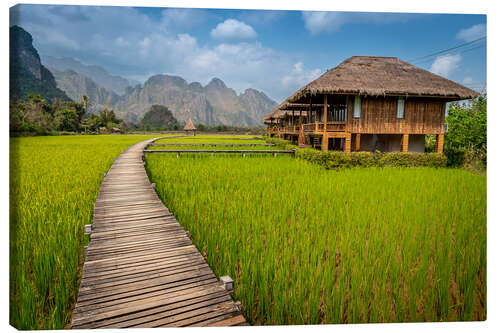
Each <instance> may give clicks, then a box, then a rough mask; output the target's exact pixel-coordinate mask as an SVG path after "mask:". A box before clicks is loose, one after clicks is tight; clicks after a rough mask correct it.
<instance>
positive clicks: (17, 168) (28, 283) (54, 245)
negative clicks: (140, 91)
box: [10, 135, 151, 329]
mask: <svg viewBox="0 0 500 333" xmlns="http://www.w3.org/2000/svg"><path fill="white" fill-rule="evenodd" d="M149 137H151V136H138V135H130V136H122V135H118V136H117V135H99V136H59V137H28V138H11V140H10V170H11V172H10V323H11V324H12V325H13V326H15V327H16V328H18V329H54V328H64V327H65V325H67V324H68V323H69V321H70V316H71V309H72V306H73V305H74V302H75V300H76V294H77V292H78V276H79V270H80V265H81V264H82V263H81V260H82V258H81V254H82V250H83V245H84V242H86V241H87V240H86V239H85V236H84V234H83V226H84V225H85V224H88V223H91V222H92V211H93V207H94V202H95V200H96V198H97V193H98V191H99V186H100V183H101V181H102V180H103V173H104V172H107V171H108V169H109V167H110V166H111V164H112V163H113V160H114V158H115V157H117V156H118V155H119V154H120V153H121V152H122V151H123V150H125V149H127V148H128V147H129V146H130V145H132V144H134V143H137V142H139V141H142V140H145V139H147V138H149Z"/></svg>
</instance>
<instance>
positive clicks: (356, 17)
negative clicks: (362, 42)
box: [302, 11, 413, 35]
mask: <svg viewBox="0 0 500 333" xmlns="http://www.w3.org/2000/svg"><path fill="white" fill-rule="evenodd" d="M412 17H413V15H412V14H396V13H347V12H313V11H306V12H302V20H304V25H305V27H306V29H307V30H309V32H310V33H311V34H313V35H317V34H319V33H322V32H334V31H337V30H339V29H340V27H341V26H342V25H344V24H349V23H359V24H389V23H395V22H406V21H408V20H409V19H410V18H412Z"/></svg>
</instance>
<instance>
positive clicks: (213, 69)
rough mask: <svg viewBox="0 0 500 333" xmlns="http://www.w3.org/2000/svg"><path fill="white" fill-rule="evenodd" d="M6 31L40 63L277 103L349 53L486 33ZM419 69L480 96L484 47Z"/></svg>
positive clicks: (51, 12) (118, 16) (47, 12)
mask: <svg viewBox="0 0 500 333" xmlns="http://www.w3.org/2000/svg"><path fill="white" fill-rule="evenodd" d="M13 8H14V9H11V22H10V23H11V25H12V24H18V25H20V26H21V27H23V28H25V29H26V30H27V31H28V32H30V33H31V34H32V35H33V37H34V40H35V42H34V44H35V47H36V48H37V49H38V51H39V53H40V54H41V55H52V56H58V57H62V56H68V57H73V58H76V59H78V60H80V61H82V62H84V63H87V64H92V65H100V66H102V67H104V68H105V69H107V70H108V71H109V72H110V73H112V74H116V75H121V76H124V77H126V78H130V79H134V80H138V81H140V82H144V80H146V79H147V78H148V77H150V76H151V75H154V74H161V73H166V74H175V75H179V76H182V77H184V78H185V79H186V80H187V81H188V82H192V81H198V82H201V83H202V84H207V83H208V82H209V81H210V79H211V78H213V77H218V78H220V79H222V80H223V81H224V82H225V83H226V85H227V86H229V87H232V88H234V89H235V90H236V91H237V92H238V93H239V92H242V91H243V90H245V89H246V88H255V89H258V90H262V91H264V92H265V93H266V94H268V95H269V96H270V97H271V98H273V99H275V100H276V101H277V102H281V101H282V100H283V99H284V98H286V97H288V96H289V95H291V94H292V93H293V92H294V91H295V90H297V89H298V88H300V87H302V86H303V85H305V84H307V83H308V82H310V81H311V80H313V79H315V78H317V77H318V76H320V75H321V74H323V73H324V72H325V71H326V70H327V69H330V68H333V67H335V66H337V65H338V64H339V63H341V62H342V61H343V60H345V59H347V58H349V57H350V56H353V55H379V56H395V57H399V58H400V59H402V60H405V61H410V60H413V59H416V58H419V57H422V56H426V55H429V54H431V53H434V52H436V51H440V50H444V49H448V48H452V47H454V46H457V45H460V44H464V43H466V42H470V41H473V40H475V39H477V38H480V37H483V36H485V35H486V16H485V15H463V14H411V13H361V12H311V11H307V12H301V11H286V10H283V11H257V10H221V9H217V10H216V9H179V8H140V7H95V6H73V5H71V6H49V5H20V6H17V7H13ZM410 62H411V63H414V64H415V65H417V66H419V67H422V68H425V69H427V70H431V71H433V72H435V73H437V74H440V75H443V76H444V77H447V78H449V79H451V80H454V81H456V82H459V83H461V84H464V85H466V86H469V87H471V88H473V89H476V90H478V91H483V90H485V88H486V40H481V41H478V42H475V43H472V44H470V45H468V46H465V47H461V48H458V49H455V50H451V51H449V52H444V53H441V54H438V55H435V56H432V57H428V58H425V59H423V60H421V61H418V62H417V61H410Z"/></svg>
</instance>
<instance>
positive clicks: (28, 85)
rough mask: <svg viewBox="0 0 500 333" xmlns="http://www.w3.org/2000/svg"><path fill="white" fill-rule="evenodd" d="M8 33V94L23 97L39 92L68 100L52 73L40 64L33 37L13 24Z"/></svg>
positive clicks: (46, 97) (47, 97)
mask: <svg viewBox="0 0 500 333" xmlns="http://www.w3.org/2000/svg"><path fill="white" fill-rule="evenodd" d="M9 34H10V68H9V69H10V96H11V98H19V99H25V98H26V97H27V96H28V95H29V94H39V95H41V96H42V97H43V98H45V99H47V100H49V101H52V100H54V99H59V100H70V98H69V97H68V96H67V95H66V94H65V93H64V91H62V90H60V89H58V88H57V85H56V81H55V79H54V76H53V75H52V73H51V72H50V71H49V70H48V69H47V68H46V67H45V66H43V65H42V63H41V61H40V56H39V54H38V52H37V50H36V49H35V48H34V47H33V37H31V35H30V34H29V33H28V32H27V31H26V30H24V29H23V28H21V27H19V26H17V25H14V26H11V27H10V29H9Z"/></svg>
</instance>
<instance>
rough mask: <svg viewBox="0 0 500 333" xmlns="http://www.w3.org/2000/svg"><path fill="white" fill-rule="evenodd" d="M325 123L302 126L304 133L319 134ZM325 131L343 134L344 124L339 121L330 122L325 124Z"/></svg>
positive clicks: (322, 130)
mask: <svg viewBox="0 0 500 333" xmlns="http://www.w3.org/2000/svg"><path fill="white" fill-rule="evenodd" d="M324 126H325V123H323V122H315V123H309V124H304V133H309V134H311V133H312V134H321V133H323V132H324ZM326 131H327V132H344V131H345V122H340V121H332V122H328V123H326Z"/></svg>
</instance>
